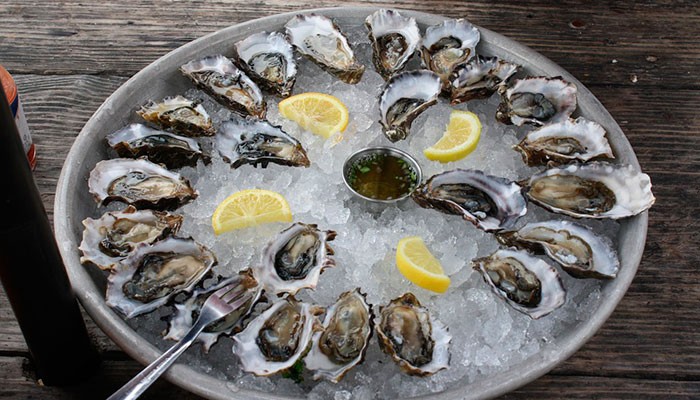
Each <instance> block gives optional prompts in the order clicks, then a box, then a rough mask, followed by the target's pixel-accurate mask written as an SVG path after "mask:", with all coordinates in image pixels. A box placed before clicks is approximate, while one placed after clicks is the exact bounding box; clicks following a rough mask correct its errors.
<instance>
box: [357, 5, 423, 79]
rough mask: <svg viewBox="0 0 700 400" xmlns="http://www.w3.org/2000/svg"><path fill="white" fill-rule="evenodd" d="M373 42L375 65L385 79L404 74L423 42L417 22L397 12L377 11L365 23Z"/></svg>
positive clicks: (373, 60)
mask: <svg viewBox="0 0 700 400" xmlns="http://www.w3.org/2000/svg"><path fill="white" fill-rule="evenodd" d="M365 26H366V27H367V29H368V30H369V40H370V41H371V42H372V62H373V63H374V68H375V70H376V71H377V72H378V73H379V74H380V75H381V76H382V77H384V79H389V78H390V77H391V76H392V75H394V74H396V73H397V72H399V71H401V70H402V69H403V68H404V66H405V65H406V63H407V62H408V60H409V59H410V58H411V56H412V55H413V53H415V52H416V50H417V49H418V46H419V45H420V42H421V36H420V31H419V30H418V24H417V23H416V19H415V18H407V17H404V16H402V15H401V14H400V13H399V12H398V11H395V10H385V9H381V10H377V11H375V12H374V13H372V14H371V15H369V16H367V19H365Z"/></svg>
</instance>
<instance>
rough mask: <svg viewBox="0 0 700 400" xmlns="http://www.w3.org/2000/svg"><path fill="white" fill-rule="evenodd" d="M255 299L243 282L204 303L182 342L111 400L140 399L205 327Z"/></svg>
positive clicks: (214, 295)
mask: <svg viewBox="0 0 700 400" xmlns="http://www.w3.org/2000/svg"><path fill="white" fill-rule="evenodd" d="M251 299H252V296H251V295H250V293H249V292H247V290H246V289H245V288H244V287H243V286H242V285H240V284H239V282H234V283H231V284H230V285H226V286H224V287H222V288H221V289H219V290H217V291H216V292H214V293H213V294H212V295H211V296H209V298H208V299H207V300H206V301H205V302H204V305H202V309H201V311H200V313H199V318H197V321H196V322H195V323H194V325H193V326H192V329H190V331H189V332H187V334H186V335H185V336H184V337H183V338H182V340H180V341H179V342H177V344H175V345H174V346H173V347H171V348H170V349H169V350H168V351H166V352H165V353H163V354H162V355H161V356H160V357H158V358H157V359H156V360H155V361H153V362H152V363H151V364H150V365H149V366H148V367H146V368H145V369H144V370H143V371H141V372H140V373H139V374H138V375H136V376H135V377H133V378H132V379H131V380H130V381H129V382H127V383H126V384H125V385H124V386H122V387H121V389H119V390H117V391H116V392H114V394H112V395H111V396H109V398H108V399H107V400H133V399H136V398H138V397H139V396H140V395H141V394H143V392H145V391H146V389H148V387H149V386H151V384H153V382H155V381H156V379H158V377H159V376H161V375H162V374H163V372H165V370H167V369H168V367H170V365H172V363H173V362H175V360H176V359H177V358H178V357H179V356H180V355H181V354H182V353H184V351H185V350H187V348H188V347H190V345H191V344H192V343H193V342H194V340H195V339H196V338H197V336H199V334H200V333H201V332H202V331H203V330H204V328H206V327H207V326H209V325H210V324H212V323H213V322H216V321H218V320H220V319H221V318H223V317H225V316H226V315H228V314H230V313H231V312H233V311H235V310H237V309H238V308H240V307H241V306H242V305H244V304H245V303H247V302H248V301H250V300H251Z"/></svg>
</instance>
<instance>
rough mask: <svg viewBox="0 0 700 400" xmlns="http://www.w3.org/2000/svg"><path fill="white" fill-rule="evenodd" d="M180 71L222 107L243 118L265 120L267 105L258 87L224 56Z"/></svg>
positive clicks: (213, 57)
mask: <svg viewBox="0 0 700 400" xmlns="http://www.w3.org/2000/svg"><path fill="white" fill-rule="evenodd" d="M180 71H181V72H182V73H183V74H184V75H185V76H186V77H188V78H190V79H191V80H192V82H194V83H195V84H196V85H197V87H199V88H200V89H202V90H204V91H205V92H207V93H209V94H210V95H212V97H214V99H216V101H218V102H219V103H221V104H223V105H225V106H226V107H228V108H230V109H231V110H232V111H235V112H237V113H240V114H243V115H248V114H249V115H252V116H254V117H257V118H265V109H266V104H265V100H264V99H263V95H262V92H261V91H260V89H259V88H258V86H257V85H256V84H255V82H253V81H252V80H251V79H250V78H248V76H247V75H246V74H244V73H243V71H241V70H240V69H238V67H236V65H234V64H233V62H231V60H229V59H228V58H226V57H224V56H222V55H216V56H209V57H204V58H202V59H200V60H194V61H190V62H189V63H187V64H185V65H183V66H182V67H180Z"/></svg>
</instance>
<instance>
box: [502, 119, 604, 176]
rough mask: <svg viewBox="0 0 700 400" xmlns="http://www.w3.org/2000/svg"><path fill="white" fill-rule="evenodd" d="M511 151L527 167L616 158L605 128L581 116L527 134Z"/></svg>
mask: <svg viewBox="0 0 700 400" xmlns="http://www.w3.org/2000/svg"><path fill="white" fill-rule="evenodd" d="M514 148H515V149H516V150H518V151H519V152H520V153H521V154H522V155H523V161H524V162H525V163H526V164H527V165H529V166H535V165H544V164H547V163H549V164H555V165H556V164H563V163H568V162H572V161H584V162H585V161H589V160H591V159H593V158H615V156H614V155H613V152H612V149H611V148H610V144H609V143H608V139H606V138H605V129H603V127H602V126H600V125H598V124H597V123H595V122H593V121H588V120H586V119H584V118H583V117H579V118H577V119H576V120H571V119H568V120H566V121H563V122H558V123H555V124H549V125H545V126H543V127H541V128H539V129H535V130H533V131H530V132H528V134H527V135H526V136H525V138H523V140H521V141H520V143H519V144H518V145H517V146H515V147H514Z"/></svg>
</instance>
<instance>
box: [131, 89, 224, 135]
mask: <svg viewBox="0 0 700 400" xmlns="http://www.w3.org/2000/svg"><path fill="white" fill-rule="evenodd" d="M136 113H137V114H138V115H140V116H141V118H143V119H145V120H146V121H148V122H151V123H153V124H157V125H159V126H161V127H162V128H164V129H170V130H172V131H173V132H177V133H178V134H181V135H184V136H189V137H193V136H212V135H213V134H214V133H215V131H214V127H213V126H212V123H211V118H210V117H209V114H208V113H207V111H206V110H205V109H204V107H202V105H201V104H200V103H199V102H196V101H192V100H190V99H188V98H185V97H183V96H175V97H166V98H165V99H163V100H162V101H161V102H159V103H156V102H153V101H151V102H149V103H148V104H145V105H143V106H142V107H141V109H140V110H139V111H137V112H136Z"/></svg>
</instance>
